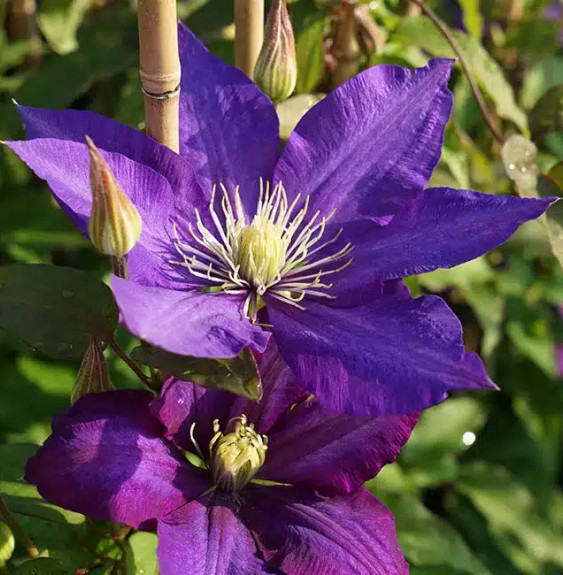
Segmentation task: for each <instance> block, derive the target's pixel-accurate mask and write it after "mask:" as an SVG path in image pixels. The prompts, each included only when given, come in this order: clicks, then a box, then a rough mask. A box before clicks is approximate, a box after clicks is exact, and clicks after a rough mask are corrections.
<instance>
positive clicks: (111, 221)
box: [86, 136, 142, 258]
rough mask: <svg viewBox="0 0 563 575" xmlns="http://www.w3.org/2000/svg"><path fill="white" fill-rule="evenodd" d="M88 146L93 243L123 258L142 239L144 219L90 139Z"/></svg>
mask: <svg viewBox="0 0 563 575" xmlns="http://www.w3.org/2000/svg"><path fill="white" fill-rule="evenodd" d="M86 144H87V145H88V149H89V150H90V185H91V187H92V213H91V214H90V221H89V223H88V233H89V234H90V240H91V241H92V243H93V244H94V245H95V246H96V248H98V250H99V251H101V252H102V253H104V254H106V255H108V256H113V257H116V258H121V257H123V256H124V255H125V254H126V253H128V252H129V251H130V250H131V249H133V246H134V245H135V244H136V243H137V241H138V240H139V237H140V236H141V227H142V222H141V216H140V215H139V212H138V211H137V208H135V206H134V205H133V204H132V202H131V200H130V199H129V198H128V197H127V196H126V195H125V194H124V193H123V190H122V189H121V188H120V187H119V185H118V183H117V181H116V180H115V177H114V175H113V173H112V171H111V169H110V167H109V166H108V164H107V162H106V161H105V160H104V158H103V157H102V155H101V154H100V152H99V150H98V148H96V146H95V145H94V142H93V141H92V140H91V139H90V138H89V137H88V136H86Z"/></svg>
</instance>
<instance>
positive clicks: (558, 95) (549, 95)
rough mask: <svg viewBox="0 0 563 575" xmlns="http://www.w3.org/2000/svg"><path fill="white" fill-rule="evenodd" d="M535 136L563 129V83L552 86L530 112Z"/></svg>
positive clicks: (531, 128) (531, 127) (531, 125)
mask: <svg viewBox="0 0 563 575" xmlns="http://www.w3.org/2000/svg"><path fill="white" fill-rule="evenodd" d="M530 130H531V131H532V134H533V135H534V137H538V136H542V135H545V134H548V133H549V132H557V131H560V130H563V85H562V86H554V87H553V88H550V89H549V90H548V91H547V92H546V93H545V94H544V95H543V96H542V97H541V98H540V99H539V101H538V102H537V104H536V105H535V106H534V108H533V109H532V111H531V112H530Z"/></svg>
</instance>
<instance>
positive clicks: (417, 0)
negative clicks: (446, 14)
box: [411, 0, 505, 146]
mask: <svg viewBox="0 0 563 575" xmlns="http://www.w3.org/2000/svg"><path fill="white" fill-rule="evenodd" d="M411 2H412V3H413V4H416V5H417V6H418V7H419V8H420V9H421V10H422V12H423V13H424V14H425V15H426V16H427V17H428V18H429V19H430V20H431V21H432V23H433V24H434V25H435V26H436V28H438V30H440V32H441V33H442V35H443V36H444V38H445V39H446V40H447V41H448V43H449V45H450V46H451V47H452V50H453V51H454V52H455V54H456V56H457V57H458V59H459V63H460V64H461V67H462V69H463V71H464V73H465V75H466V76H467V81H468V82H469V86H470V87H471V91H472V92H473V96H474V97H475V100H476V101H477V104H478V105H479V109H480V110H481V114H483V118H484V119H485V122H486V123H487V126H488V127H489V130H490V131H491V134H492V135H493V136H494V138H495V140H496V141H497V142H498V143H499V144H500V145H501V146H502V145H503V144H504V142H505V139H504V136H503V135H502V134H501V133H500V132H499V131H498V129H497V127H496V126H495V124H494V122H493V120H492V118H491V116H490V114H489V111H488V110H487V105H486V104H485V100H484V98H483V94H481V90H479V86H477V82H476V81H475V79H474V78H473V75H472V74H471V71H470V70H469V66H468V65H467V62H466V60H465V56H464V55H463V52H462V51H461V48H460V47H459V44H458V43H457V42H456V39H455V38H454V36H453V34H452V32H451V30H450V29H449V28H448V27H447V26H446V24H444V22H442V21H441V20H440V18H438V16H437V15H436V13H435V12H434V11H433V10H432V8H429V7H428V6H426V4H425V3H424V0H411Z"/></svg>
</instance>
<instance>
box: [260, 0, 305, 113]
mask: <svg viewBox="0 0 563 575" xmlns="http://www.w3.org/2000/svg"><path fill="white" fill-rule="evenodd" d="M254 80H255V82H256V83H257V84H258V86H259V87H260V88H261V89H262V90H263V91H264V92H265V93H266V94H267V95H268V96H269V97H270V99H271V100H272V101H273V102H281V101H282V100H285V99H286V98H288V97H289V96H291V94H292V93H293V90H295V84H296V83H297V57H296V55H295V39H294V37H293V28H292V26H291V20H290V19H289V13H288V11H287V4H286V0H273V1H272V6H271V8H270V12H269V14H268V20H267V21H266V29H265V32H264V44H263V45H262V50H261V51H260V55H259V56H258V61H257V62H256V68H255V69H254Z"/></svg>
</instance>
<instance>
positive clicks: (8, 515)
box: [0, 495, 39, 559]
mask: <svg viewBox="0 0 563 575" xmlns="http://www.w3.org/2000/svg"><path fill="white" fill-rule="evenodd" d="M0 516H2V517H3V518H4V521H5V522H6V525H7V526H8V527H9V528H10V529H11V530H12V531H13V532H14V534H15V535H16V536H17V537H19V539H21V541H22V543H23V544H24V546H25V549H26V551H27V554H28V555H29V556H30V557H32V558H33V559H35V557H39V551H38V550H37V547H35V544H34V543H33V541H32V540H31V539H30V537H29V535H28V534H27V533H26V532H25V531H24V530H23V529H22V528H21V527H20V524H19V523H18V521H17V519H16V518H15V517H14V516H13V515H12V512H11V511H10V510H9V509H8V506H7V505H6V502H5V501H4V500H3V499H2V496H1V495H0Z"/></svg>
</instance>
